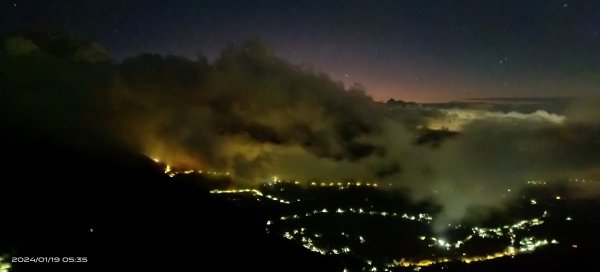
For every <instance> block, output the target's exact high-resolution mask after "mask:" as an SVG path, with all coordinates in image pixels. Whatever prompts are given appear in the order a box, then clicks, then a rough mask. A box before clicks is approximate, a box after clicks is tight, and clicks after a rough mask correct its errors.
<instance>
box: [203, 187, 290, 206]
mask: <svg viewBox="0 0 600 272" xmlns="http://www.w3.org/2000/svg"><path fill="white" fill-rule="evenodd" d="M210 193H211V194H251V195H253V196H255V197H264V198H266V199H269V200H272V201H275V202H278V203H281V204H290V203H292V201H289V200H285V199H281V198H279V197H276V196H273V195H269V194H263V193H262V192H261V191H259V190H257V189H231V190H211V191H210ZM299 201H300V199H296V201H295V202H299Z"/></svg>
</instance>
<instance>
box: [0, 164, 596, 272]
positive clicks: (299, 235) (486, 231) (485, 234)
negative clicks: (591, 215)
mask: <svg viewBox="0 0 600 272" xmlns="http://www.w3.org/2000/svg"><path fill="white" fill-rule="evenodd" d="M155 161H157V162H158V160H155ZM192 173H199V174H211V175H224V176H227V175H229V173H228V172H225V173H221V172H203V171H200V170H185V171H174V170H173V169H172V168H171V167H170V166H169V165H166V167H165V174H168V175H169V176H170V177H174V176H176V175H181V174H192ZM570 181H575V182H582V183H585V182H586V181H585V180H582V179H571V180H570ZM280 184H291V185H297V186H306V187H317V188H337V189H340V190H343V189H348V188H352V187H365V188H366V187H371V188H377V187H379V184H378V183H374V182H360V181H356V182H325V181H320V182H317V181H311V182H306V183H304V182H300V181H286V180H280V179H279V178H278V177H276V176H274V177H273V180H272V181H271V182H268V183H265V184H263V186H277V185H280ZM527 184H529V185H535V186H538V185H546V182H545V181H537V180H530V181H527ZM282 190H283V189H282ZM508 192H510V189H508ZM210 193H212V194H251V195H253V196H255V197H256V199H257V200H260V198H266V199H269V200H272V201H274V202H277V203H280V204H291V203H293V202H299V201H300V199H297V200H296V201H290V200H285V199H282V198H280V197H276V196H273V195H270V194H265V193H263V192H261V191H260V190H258V189H232V190H212V191H210ZM554 199H556V200H561V199H562V198H561V196H558V195H557V196H554ZM530 203H531V205H536V204H537V201H536V200H535V199H531V200H530ZM325 214H327V215H329V214H339V215H342V214H356V215H369V216H378V217H389V218H394V217H396V218H401V219H404V220H410V221H418V222H423V223H431V221H432V220H433V217H432V216H430V215H429V214H426V213H419V214H417V215H409V214H406V213H398V212H388V211H378V210H373V209H366V208H337V209H328V208H322V209H315V210H312V211H308V212H305V213H297V214H292V215H287V216H280V217H279V218H277V219H271V220H268V221H267V222H266V231H267V233H269V232H270V228H271V226H272V225H273V224H276V222H278V221H279V222H281V221H288V220H301V219H303V218H307V217H311V216H317V215H325ZM547 216H548V214H547V212H544V214H543V215H542V216H541V217H539V218H532V219H529V220H521V221H519V222H517V223H515V224H512V225H505V226H501V227H497V228H483V227H472V228H471V231H472V234H470V235H468V236H467V237H465V238H464V239H462V240H457V241H455V242H449V241H446V240H445V239H442V238H436V237H429V238H428V237H426V236H420V237H418V239H419V240H422V241H427V242H428V245H429V246H430V247H440V248H443V249H446V250H458V249H460V248H461V246H463V245H464V244H466V243H468V242H469V241H470V240H471V239H473V238H474V237H479V238H484V239H497V238H509V239H510V245H508V246H507V247H506V248H505V249H504V250H503V251H499V252H495V253H490V254H486V255H476V256H465V254H464V253H463V254H462V255H460V256H458V255H457V256H455V257H451V256H446V257H439V258H435V259H421V260H409V259H406V258H402V259H400V260H394V261H393V262H391V263H387V264H384V265H383V267H381V268H378V267H376V266H373V264H372V261H370V260H365V262H366V264H368V267H365V268H364V269H366V271H378V269H381V270H382V271H390V269H393V268H396V267H412V268H414V270H415V271H418V270H420V269H421V268H422V267H426V266H431V265H437V264H442V263H448V262H453V261H460V262H463V263H467V264H469V263H473V262H481V261H487V260H492V259H497V258H503V257H513V256H515V255H517V254H524V253H530V252H533V251H535V250H536V249H538V248H539V247H542V246H546V245H548V244H558V241H557V240H555V239H552V240H550V241H549V240H547V239H537V238H535V237H532V236H529V237H524V238H520V239H517V233H518V232H520V231H526V230H528V229H529V228H530V227H532V226H537V225H541V224H543V223H544V221H543V220H542V219H543V218H545V217H547ZM566 220H567V221H571V220H572V218H571V217H567V218H566ZM460 227H461V226H458V227H457V228H460ZM341 235H342V236H343V237H345V238H346V239H347V240H348V242H352V241H354V242H356V241H358V242H359V243H361V244H365V243H367V241H366V239H365V238H364V237H363V236H357V237H351V236H350V235H349V234H347V233H344V232H342V233H341ZM282 236H283V237H284V238H286V239H289V240H293V241H297V242H299V243H300V244H301V245H302V246H303V247H305V248H306V249H308V250H311V251H313V252H317V253H319V254H322V255H329V254H331V255H338V254H350V253H351V252H352V250H351V248H350V247H349V246H341V247H328V248H323V247H319V246H318V243H317V242H316V241H317V240H319V239H321V238H322V237H323V234H321V233H318V232H309V231H307V229H306V228H304V227H302V228H297V229H293V230H291V231H285V232H283V233H282ZM517 241H518V242H517ZM450 255H453V254H450ZM1 260H2V259H0V261H1ZM0 263H1V262H0ZM0 268H2V266H1V265H0ZM0 272H5V271H2V270H1V269H0Z"/></svg>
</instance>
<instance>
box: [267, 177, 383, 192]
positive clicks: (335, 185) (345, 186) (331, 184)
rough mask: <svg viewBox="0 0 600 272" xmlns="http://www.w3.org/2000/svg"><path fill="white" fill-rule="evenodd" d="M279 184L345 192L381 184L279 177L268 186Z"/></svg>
mask: <svg viewBox="0 0 600 272" xmlns="http://www.w3.org/2000/svg"><path fill="white" fill-rule="evenodd" d="M279 184H294V185H304V186H310V187H331V188H337V189H340V190H344V189H348V188H352V187H373V188H377V187H379V184H378V183H376V182H361V181H355V182H349V181H311V182H300V181H297V180H295V181H287V180H280V179H279V178H278V177H273V181H272V182H268V183H266V185H268V186H274V185H279Z"/></svg>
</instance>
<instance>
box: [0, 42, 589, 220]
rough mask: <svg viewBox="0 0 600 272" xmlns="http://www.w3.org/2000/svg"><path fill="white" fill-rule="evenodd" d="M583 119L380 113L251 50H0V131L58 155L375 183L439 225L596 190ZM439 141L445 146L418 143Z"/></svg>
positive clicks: (10, 46)
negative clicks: (565, 192)
mask: <svg viewBox="0 0 600 272" xmlns="http://www.w3.org/2000/svg"><path fill="white" fill-rule="evenodd" d="M595 105H598V104H597V103H593V102H588V105H583V104H577V106H573V107H572V108H571V109H570V110H568V111H566V112H564V113H552V112H547V111H545V109H538V110H537V111H534V112H518V111H512V112H502V111H486V110H473V109H460V108H452V107H450V108H446V109H436V108H431V109H429V108H419V109H414V108H406V109H403V110H397V109H396V110H393V111H392V110H389V109H388V108H387V107H386V106H385V105H383V104H382V103H377V102H374V101H373V100H372V99H371V98H370V97H369V96H367V95H366V94H365V89H364V87H362V86H360V85H355V86H351V87H345V86H344V85H343V84H342V83H338V82H335V81H333V80H331V79H330V78H329V77H328V76H327V75H324V74H320V73H317V72H315V71H312V70H310V69H307V68H304V67H299V66H295V65H292V64H289V63H287V62H285V61H284V60H281V59H279V58H277V57H276V56H274V54H273V53H272V52H271V51H270V50H269V49H268V48H267V47H265V46H264V45H262V44H260V43H247V44H244V45H240V46H229V47H227V48H225V49H224V50H223V52H222V54H221V55H220V56H219V57H218V58H217V59H216V60H214V61H212V62H209V61H207V60H206V58H204V57H199V58H198V59H196V60H191V59H187V58H182V57H177V56H161V55H152V54H145V55H139V56H135V57H131V58H128V59H125V60H123V61H121V62H115V61H113V60H111V59H110V57H109V56H108V54H107V53H106V52H105V51H104V50H103V49H102V48H101V47H100V46H99V45H97V44H94V43H88V42H81V41H74V40H72V39H69V38H67V37H65V36H60V35H58V36H56V35H55V36H53V35H47V34H43V35H42V34H28V35H22V36H12V37H7V38H5V39H3V43H2V49H1V51H0V108H1V110H0V111H1V113H2V116H5V117H6V118H3V119H4V121H3V123H4V124H3V126H5V127H29V128H32V129H33V130H34V131H37V132H40V133H45V134H47V135H48V136H49V137H54V138H56V139H59V140H61V141H65V142H69V141H79V142H82V141H87V140H90V139H93V138H103V139H110V141H114V142H118V143H120V144H124V145H127V146H130V147H131V148H133V149H135V150H137V151H138V152H140V153H143V154H146V155H148V156H150V157H156V158H160V160H162V161H165V162H167V163H169V164H171V165H174V166H179V167H185V168H198V169H205V170H212V171H228V172H230V173H232V178H233V179H234V180H235V181H236V182H239V183H243V184H248V183H257V182H263V181H266V180H269V179H271V177H272V176H274V175H277V176H278V177H280V178H284V179H294V180H305V181H310V180H314V179H319V180H323V179H325V180H335V179H368V180H377V181H379V182H382V183H384V184H391V185H392V187H395V188H405V189H408V190H410V191H411V192H412V194H413V195H414V196H415V198H430V197H433V198H434V199H435V200H436V201H438V202H440V203H441V204H442V205H443V207H444V213H443V216H442V220H441V221H440V222H450V221H453V220H456V219H460V218H461V217H463V216H464V215H465V212H466V211H467V210H468V208H469V207H471V206H473V205H486V206H491V205H496V204H498V203H501V202H502V201H506V199H507V198H510V197H514V194H512V195H511V193H510V192H516V191H518V190H519V188H520V187H521V186H522V185H523V184H524V183H525V181H526V180H532V179H535V180H539V179H548V180H560V179H564V178H568V177H572V176H586V175H588V176H591V177H594V176H596V177H597V176H598V174H599V173H600V171H599V168H598V166H599V162H600V136H599V135H600V124H599V123H598V120H600V118H597V117H598V116H600V112H599V111H598V110H597V109H598V107H595ZM409 117H410V118H409ZM440 129H449V130H452V131H454V133H453V134H452V135H453V137H442V138H440V139H438V141H439V144H437V145H434V146H432V145H428V144H419V142H418V141H416V139H418V138H419V137H423V135H427V134H430V133H435V132H436V130H437V131H438V132H439V130H440ZM508 190H510V192H509V191H508Z"/></svg>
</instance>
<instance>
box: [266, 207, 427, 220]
mask: <svg viewBox="0 0 600 272" xmlns="http://www.w3.org/2000/svg"><path fill="white" fill-rule="evenodd" d="M328 213H336V214H345V213H348V214H359V215H371V216H380V217H398V218H402V219H405V220H410V221H419V222H426V223H429V222H431V221H432V220H433V217H432V216H431V215H429V214H427V213H419V214H418V215H416V216H415V215H409V214H406V213H402V214H400V213H396V212H387V211H377V210H368V209H363V208H348V209H342V208H337V209H335V210H331V211H330V210H328V209H327V208H323V209H315V210H312V211H308V212H306V213H304V214H293V215H288V216H281V217H280V218H279V220H280V221H286V220H293V219H302V218H306V217H310V216H313V215H319V214H328ZM268 222H273V221H268Z"/></svg>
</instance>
